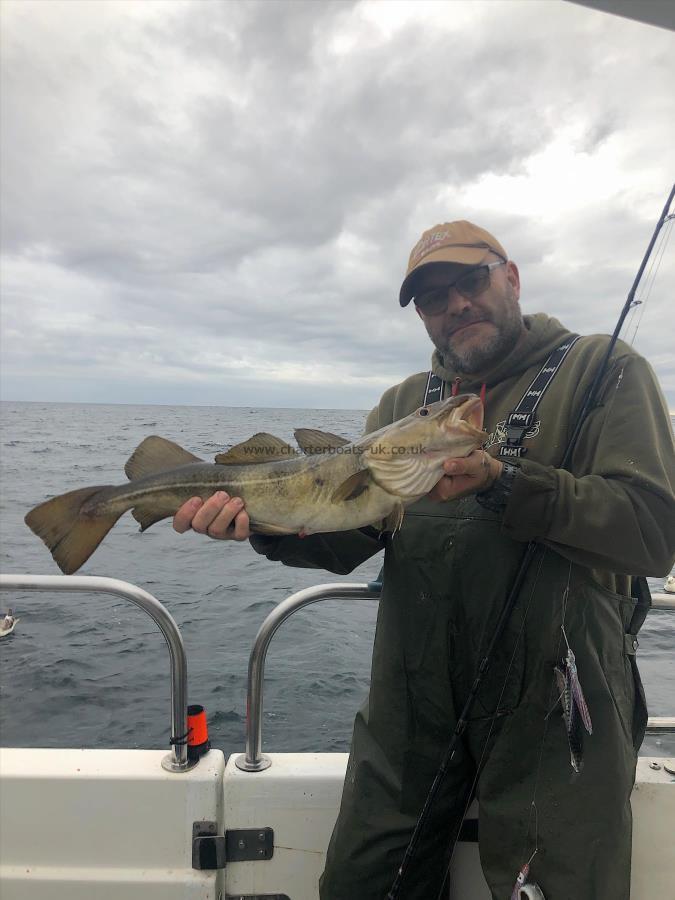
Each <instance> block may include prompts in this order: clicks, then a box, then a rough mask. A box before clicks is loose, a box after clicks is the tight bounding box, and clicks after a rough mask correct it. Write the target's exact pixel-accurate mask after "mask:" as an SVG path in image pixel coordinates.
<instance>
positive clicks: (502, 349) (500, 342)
mask: <svg viewBox="0 0 675 900" xmlns="http://www.w3.org/2000/svg"><path fill="white" fill-rule="evenodd" d="M480 320H481V321H488V322H492V324H493V325H494V326H495V329H496V331H495V333H494V334H493V335H492V336H491V337H488V338H486V339H485V340H483V341H482V342H481V343H480V344H471V345H470V346H468V347H462V346H461V343H459V342H455V341H453V335H452V334H451V333H450V330H451V328H457V327H458V325H461V324H462V322H461V321H455V322H454V323H453V324H452V326H449V327H448V330H447V332H446V333H444V334H442V335H432V334H431V333H429V337H430V338H431V340H432V342H433V343H434V345H435V347H436V349H437V350H438V352H439V353H440V355H441V358H442V359H443V363H444V365H445V366H446V367H447V368H448V369H451V370H452V371H455V372H466V373H467V374H472V373H474V372H481V371H485V370H487V369H489V368H491V367H492V366H494V364H495V363H498V362H500V361H501V360H502V359H504V357H505V356H507V355H508V354H509V353H510V352H511V351H512V350H513V348H514V347H515V346H516V344H517V343H518V339H519V338H520V336H521V334H522V331H523V317H522V314H521V312H520V305H519V303H518V300H517V299H516V297H515V295H514V292H513V289H512V288H510V286H509V291H508V296H505V297H504V305H503V307H502V309H501V310H500V311H499V313H498V314H492V313H491V314H485V313H482V314H481V316H480ZM471 321H474V319H472V318H469V317H467V319H466V324H468V323H470V322H471ZM427 331H428V329H427Z"/></svg>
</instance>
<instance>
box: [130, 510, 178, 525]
mask: <svg viewBox="0 0 675 900" xmlns="http://www.w3.org/2000/svg"><path fill="white" fill-rule="evenodd" d="M131 515H132V516H133V517H134V519H136V521H137V522H138V524H139V525H140V526H141V531H147V529H148V528H149V527H150V526H151V525H154V524H155V522H161V521H162V519H168V518H169V517H170V516H171V515H173V513H167V512H158V511H157V510H156V509H152V508H151V507H144V506H134V508H133V509H132V510H131Z"/></svg>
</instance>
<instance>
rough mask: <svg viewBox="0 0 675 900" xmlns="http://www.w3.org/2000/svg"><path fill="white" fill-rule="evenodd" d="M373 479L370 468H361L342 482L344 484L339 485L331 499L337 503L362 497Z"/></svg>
mask: <svg viewBox="0 0 675 900" xmlns="http://www.w3.org/2000/svg"><path fill="white" fill-rule="evenodd" d="M371 481H372V479H371V477H370V472H369V471H368V469H361V470H360V471H359V472H355V473H354V474H353V475H350V476H349V478H347V480H346V481H343V482H342V484H340V485H338V487H336V488H335V490H334V491H333V493H332V495H331V498H330V499H331V500H332V501H333V502H334V503H337V502H339V501H340V500H355V499H356V498H357V497H360V496H361V494H362V493H363V492H364V491H367V490H368V488H369V487H370V485H371Z"/></svg>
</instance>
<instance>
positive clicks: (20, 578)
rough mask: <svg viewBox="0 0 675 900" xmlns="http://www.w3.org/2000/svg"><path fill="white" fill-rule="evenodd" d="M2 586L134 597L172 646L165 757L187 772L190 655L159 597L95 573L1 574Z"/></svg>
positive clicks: (172, 767)
mask: <svg viewBox="0 0 675 900" xmlns="http://www.w3.org/2000/svg"><path fill="white" fill-rule="evenodd" d="M0 590H5V591H93V592H94V593H105V594H115V595H116V596H118V597H123V598H124V599H125V600H131V602H132V603H135V604H136V606H138V607H140V609H142V610H143V612H145V613H147V615H149V616H150V618H151V619H152V620H153V621H154V622H155V624H156V625H157V626H158V627H159V630H160V631H161V632H162V634H163V635H164V640H165V641H166V643H167V646H168V648H169V657H170V660H171V741H170V744H171V752H170V753H169V754H167V756H165V757H164V759H163V760H162V767H163V768H164V769H166V770H167V771H168V772H186V771H187V770H188V769H191V768H192V767H193V766H194V765H196V762H197V761H196V760H189V759H188V748H187V740H186V735H187V732H188V724H187V695H188V690H187V659H186V656H185V647H184V646H183V639H182V637H181V634H180V631H179V630H178V626H177V625H176V622H175V621H174V619H173V616H172V615H171V614H170V613H169V611H168V610H167V609H166V607H164V606H163V605H162V604H161V603H160V602H159V600H157V599H156V598H155V597H153V596H152V594H149V593H148V592H147V591H144V590H143V589H142V588H139V587H137V586H136V585H135V584H130V583H129V582H127V581H120V580H119V579H118V578H101V577H98V576H95V575H0Z"/></svg>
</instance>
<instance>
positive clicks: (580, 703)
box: [553, 628, 593, 774]
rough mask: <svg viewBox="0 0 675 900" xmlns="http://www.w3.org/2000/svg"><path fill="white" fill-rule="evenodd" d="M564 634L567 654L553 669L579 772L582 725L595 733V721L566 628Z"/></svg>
mask: <svg viewBox="0 0 675 900" xmlns="http://www.w3.org/2000/svg"><path fill="white" fill-rule="evenodd" d="M563 635H564V636H565V643H566V644H567V655H566V656H565V659H564V661H563V663H562V667H561V666H555V667H554V669H553V671H554V672H555V678H556V682H557V683H558V690H559V691H560V702H561V704H562V713H563V719H564V721H565V728H566V730H567V742H568V744H569V747H570V763H571V765H572V768H573V769H574V771H575V772H576V773H577V774H578V773H579V772H581V770H582V769H583V767H584V743H583V731H582V729H581V726H582V725H583V727H584V728H585V729H586V731H587V732H588V733H589V734H593V723H592V722H591V714H590V712H589V710H588V705H587V703H586V698H585V697H584V692H583V690H582V687H581V682H580V681H579V673H578V671H577V664H576V658H575V656H574V653H573V651H572V648H571V647H570V645H569V643H568V641H567V635H566V634H565V630H564V628H563Z"/></svg>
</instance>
